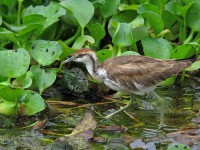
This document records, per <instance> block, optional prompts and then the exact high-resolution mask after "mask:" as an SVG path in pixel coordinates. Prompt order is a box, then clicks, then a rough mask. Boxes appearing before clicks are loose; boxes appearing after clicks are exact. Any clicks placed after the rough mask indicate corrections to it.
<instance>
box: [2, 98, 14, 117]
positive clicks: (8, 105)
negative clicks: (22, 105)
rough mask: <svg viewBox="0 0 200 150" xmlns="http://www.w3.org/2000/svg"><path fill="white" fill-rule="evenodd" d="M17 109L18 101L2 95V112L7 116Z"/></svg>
mask: <svg viewBox="0 0 200 150" xmlns="http://www.w3.org/2000/svg"><path fill="white" fill-rule="evenodd" d="M16 111H17V103H16V102H13V101H6V100H4V99H3V98H1V97H0V114H4V115H7V116H10V115H13V114H14V113H16Z"/></svg>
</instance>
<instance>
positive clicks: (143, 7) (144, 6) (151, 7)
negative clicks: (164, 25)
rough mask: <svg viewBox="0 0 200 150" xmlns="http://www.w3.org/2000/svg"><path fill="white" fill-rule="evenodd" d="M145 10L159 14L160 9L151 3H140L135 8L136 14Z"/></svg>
mask: <svg viewBox="0 0 200 150" xmlns="http://www.w3.org/2000/svg"><path fill="white" fill-rule="evenodd" d="M145 11H151V12H154V13H156V14H160V10H159V9H158V7H156V6H154V5H152V4H142V5H140V7H139V8H138V10H137V12H138V14H142V13H143V12H145Z"/></svg>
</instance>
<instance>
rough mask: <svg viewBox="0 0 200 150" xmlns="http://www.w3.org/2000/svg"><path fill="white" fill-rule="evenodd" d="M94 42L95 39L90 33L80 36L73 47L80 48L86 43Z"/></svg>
mask: <svg viewBox="0 0 200 150" xmlns="http://www.w3.org/2000/svg"><path fill="white" fill-rule="evenodd" d="M94 43H95V40H94V39H93V37H91V36H89V35H83V36H79V37H78V38H77V39H76V41H75V42H74V44H73V46H72V49H80V48H81V47H85V46H86V45H92V44H94Z"/></svg>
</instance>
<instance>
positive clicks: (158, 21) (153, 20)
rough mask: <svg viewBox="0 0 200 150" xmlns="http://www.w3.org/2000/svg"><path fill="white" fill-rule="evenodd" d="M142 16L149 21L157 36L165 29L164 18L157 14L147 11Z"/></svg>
mask: <svg viewBox="0 0 200 150" xmlns="http://www.w3.org/2000/svg"><path fill="white" fill-rule="evenodd" d="M141 15H142V16H143V17H144V18H146V19H147V21H148V22H149V24H150V25H151V28H152V29H153V30H154V32H155V34H158V33H160V32H161V31H162V30H163V29H164V22H163V20H162V17H161V16H160V15H158V14H157V13H154V12H151V11H145V12H143V13H142V14H141Z"/></svg>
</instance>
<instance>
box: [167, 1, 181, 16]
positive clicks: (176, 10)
mask: <svg viewBox="0 0 200 150" xmlns="http://www.w3.org/2000/svg"><path fill="white" fill-rule="evenodd" d="M165 10H167V11H169V12H170V13H172V14H174V15H179V16H181V15H182V12H183V7H182V6H181V5H180V3H178V2H169V3H167V4H166V5H165Z"/></svg>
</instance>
